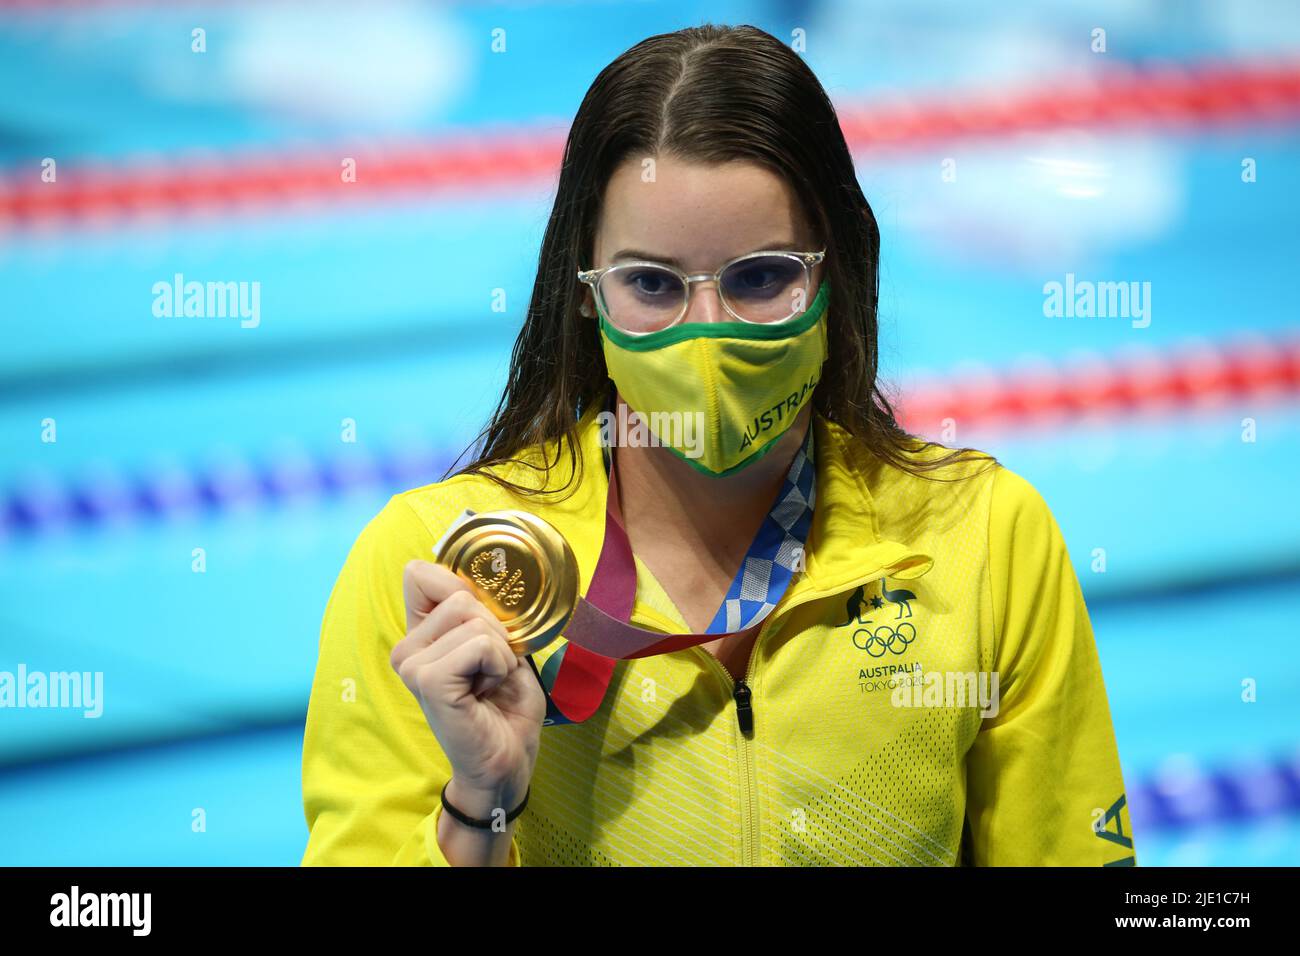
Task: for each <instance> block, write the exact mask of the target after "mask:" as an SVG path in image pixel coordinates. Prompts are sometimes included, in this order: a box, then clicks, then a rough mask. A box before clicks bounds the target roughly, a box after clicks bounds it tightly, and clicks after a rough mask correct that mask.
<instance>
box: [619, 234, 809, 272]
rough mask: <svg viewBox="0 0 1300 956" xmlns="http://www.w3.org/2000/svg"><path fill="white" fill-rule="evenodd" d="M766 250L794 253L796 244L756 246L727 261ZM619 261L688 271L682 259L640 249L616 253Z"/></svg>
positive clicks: (773, 243)
mask: <svg viewBox="0 0 1300 956" xmlns="http://www.w3.org/2000/svg"><path fill="white" fill-rule="evenodd" d="M766 250H779V251H794V250H795V243H794V242H792V241H791V240H789V239H782V240H778V241H776V242H768V243H764V244H763V245H761V246H755V247H754V248H753V249H751V250H750V251H749V252H742V253H740V255H738V256H732V257H731V258H730V259H728V260H727V261H728V262H731V261H732V259H739V258H740V257H741V256H748V255H752V254H753V253H755V252H764V251H766ZM619 259H644V260H649V261H650V262H663V263H666V264H667V265H670V266H676V267H677V268H678V269H681V270H682V271H683V272H685V271H687V270H686V267H685V266H683V265H682V262H681V260H680V259H674V258H673V257H671V256H656V255H653V254H651V253H649V252H642V251H641V250H640V249H620V250H618V252H616V253H614V255H613V256H612V257H611V259H610V261H611V262H616V261H618V260H619Z"/></svg>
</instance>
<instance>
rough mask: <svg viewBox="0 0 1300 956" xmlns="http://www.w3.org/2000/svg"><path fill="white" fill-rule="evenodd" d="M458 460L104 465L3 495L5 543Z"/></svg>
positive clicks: (429, 473)
mask: <svg viewBox="0 0 1300 956" xmlns="http://www.w3.org/2000/svg"><path fill="white" fill-rule="evenodd" d="M455 458H456V456H455V455H454V454H449V453H447V452H442V451H434V450H427V449H417V450H409V449H408V450H402V451H393V452H385V453H380V454H364V455H357V454H344V455H336V456H334V457H332V458H324V457H321V456H313V455H307V454H293V455H284V456H280V457H278V458H271V459H268V460H264V461H256V460H253V459H250V458H247V457H243V456H240V455H238V454H235V453H231V454H230V455H228V456H227V457H225V458H223V459H221V460H219V461H214V462H211V463H209V464H207V465H205V466H200V467H180V468H176V469H170V470H167V469H164V470H156V471H152V472H149V471H139V472H128V471H126V470H123V469H119V468H117V467H116V466H102V467H101V468H99V469H98V471H97V472H90V473H85V474H82V475H81V476H79V477H78V478H76V479H67V478H62V477H60V476H54V475H44V474H42V475H39V476H36V477H35V478H33V479H31V480H29V481H26V482H25V483H22V484H20V485H18V486H16V487H11V488H7V489H4V490H0V538H2V537H4V536H5V535H7V534H12V535H16V536H27V537H34V536H39V535H41V534H44V533H47V532H50V531H53V530H54V529H56V528H61V527H71V528H74V529H77V528H83V529H85V530H91V529H93V528H95V527H96V526H99V525H103V524H107V523H110V522H117V521H122V520H128V521H129V520H141V521H164V522H165V521H167V520H169V519H172V518H176V517H180V516H181V515H185V514H192V513H194V512H195V511H200V512H207V513H212V514H220V513H222V512H226V511H230V510H234V509H236V508H238V507H241V506H247V505H263V506H265V505H275V504H278V503H281V502H284V501H287V500H290V499H293V500H312V499H320V500H324V499H328V498H333V497H337V496H339V495H342V494H344V493H346V492H349V491H353V490H356V489H360V488H368V487H375V486H378V487H385V488H392V489H394V493H395V492H396V491H399V490H405V489H407V488H411V487H418V486H420V485H422V484H429V483H431V482H435V481H437V480H439V479H440V478H441V476H442V474H443V473H444V472H445V471H446V469H447V468H448V467H449V466H450V465H451V464H452V462H453V461H455Z"/></svg>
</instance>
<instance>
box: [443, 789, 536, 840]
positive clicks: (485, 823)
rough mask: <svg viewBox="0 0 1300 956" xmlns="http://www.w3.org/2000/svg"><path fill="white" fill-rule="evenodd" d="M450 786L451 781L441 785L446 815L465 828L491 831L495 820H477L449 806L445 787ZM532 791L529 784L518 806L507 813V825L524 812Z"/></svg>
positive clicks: (489, 818)
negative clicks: (448, 814)
mask: <svg viewBox="0 0 1300 956" xmlns="http://www.w3.org/2000/svg"><path fill="white" fill-rule="evenodd" d="M450 784H451V781H450V780H448V781H447V782H446V783H444V784H443V785H442V807H443V809H444V810H446V811H447V812H448V813H450V814H451V815H452V816H453V817H455V818H456V819H457V820H459V821H460V822H461V823H463V824H465V826H467V827H477V828H478V829H480V830H491V829H493V827H494V825H495V824H496V819H495V818H493V817H488V818H487V819H485V820H477V819H475V818H474V817H471V816H469V815H468V814H465V813H462V812H461V811H459V810H457V809H456V808H455V807H453V806H452V805H451V803H450V802H449V801H448V800H447V787H448V786H449V785H450ZM532 790H533V785H532V784H531V783H530V784H529V785H528V789H527V790H525V791H524V799H523V800H521V801H520V803H519V806H517V807H515V808H514V809H513V810H511V811H510V812H509V813H507V814H506V820H505V822H506V823H509V822H510V821H511V820H513V819H514V818H515V817H517V816H519V814H521V813H523V812H524V807H526V806H528V795H529V794H530V793H532Z"/></svg>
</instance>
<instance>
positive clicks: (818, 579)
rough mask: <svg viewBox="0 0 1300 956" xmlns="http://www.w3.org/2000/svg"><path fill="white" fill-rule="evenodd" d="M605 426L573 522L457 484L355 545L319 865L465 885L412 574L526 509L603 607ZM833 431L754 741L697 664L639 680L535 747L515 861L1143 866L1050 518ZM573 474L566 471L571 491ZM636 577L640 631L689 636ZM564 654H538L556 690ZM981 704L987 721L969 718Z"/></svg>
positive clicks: (377, 526) (533, 453)
mask: <svg viewBox="0 0 1300 956" xmlns="http://www.w3.org/2000/svg"><path fill="white" fill-rule="evenodd" d="M597 410H598V408H597V407H594V406H593V408H592V409H591V410H589V411H588V413H587V414H586V415H584V416H583V418H582V419H581V421H580V423H579V429H580V431H579V434H580V437H581V453H582V455H583V459H584V463H585V466H584V469H583V476H582V481H581V483H580V487H579V488H578V490H577V492H576V493H575V494H573V495H572V496H571V497H569V498H567V499H565V500H563V501H558V502H556V501H553V500H552V501H550V502H547V501H539V500H537V499H522V498H516V497H515V496H513V495H512V494H510V493H509V492H507V491H506V490H504V489H502V488H500V486H498V485H495V484H494V483H492V482H491V481H490V480H488V479H486V478H482V477H479V476H474V475H457V476H454V477H452V478H449V479H447V480H446V481H443V482H438V483H435V484H430V485H426V486H424V487H422V488H416V489H412V490H410V491H406V492H402V493H400V494H397V495H394V496H393V497H392V498H391V499H390V500H389V501H388V503H387V504H386V505H385V507H384V508H383V509H382V510H381V511H380V512H379V513H378V514H377V515H376V516H375V517H374V518H373V519H372V520H371V521H370V523H369V524H368V525H367V526H366V527H365V529H364V530H363V531H362V532H361V534H360V535H359V537H358V538H357V540H356V542H355V544H354V545H353V547H352V550H351V552H350V553H349V555H348V557H347V560H346V562H345V564H344V566H343V569H342V571H341V573H340V574H339V577H338V579H337V581H336V583H335V585H334V589H333V592H332V594H331V596H330V599H329V603H328V605H327V607H326V610H325V615H324V620H323V623H322V628H321V639H320V656H319V660H318V664H317V670H316V676H315V681H314V684H313V687H312V693H311V701H310V705H309V709H308V714H307V724H306V732H305V737H304V741H303V802H304V808H305V812H306V818H307V825H308V829H309V831H310V835H309V838H308V842H307V848H306V852H305V854H304V857H303V861H302V862H303V864H304V865H389V864H395V865H413V866H447V865H448V863H447V860H446V858H445V857H443V855H442V853H441V852H440V850H439V848H438V843H437V839H436V834H437V824H438V818H439V815H440V814H441V813H442V805H441V802H440V800H439V792H440V791H441V789H442V786H443V784H444V783H445V782H446V781H447V779H448V777H449V775H450V766H449V764H448V762H447V759H446V757H445V755H444V754H443V753H442V751H441V749H440V748H439V745H438V742H437V739H436V738H435V737H434V735H433V733H432V731H431V730H430V729H429V726H428V724H427V723H426V722H425V719H424V715H423V713H422V711H421V709H420V706H419V704H418V702H417V701H416V700H415V698H414V697H413V696H412V695H411V693H410V692H409V691H408V690H407V689H406V687H405V686H404V685H403V683H402V681H401V679H400V678H399V677H398V675H397V674H396V673H395V672H394V671H393V669H392V667H391V666H390V664H389V654H390V652H391V650H392V648H393V646H394V645H395V644H396V643H397V642H398V641H399V640H401V638H402V637H403V636H404V633H405V609H404V603H403V598H402V569H403V566H404V565H405V564H406V562H407V561H409V560H411V559H412V558H421V559H424V560H432V548H433V545H434V542H435V541H437V539H438V538H439V537H440V536H441V535H442V533H443V531H444V530H445V529H446V528H447V526H448V525H449V524H450V523H451V521H452V520H453V519H454V518H455V517H456V516H457V515H459V513H460V512H461V511H462V509H464V508H470V509H472V510H474V511H488V510H493V509H498V508H524V509H526V510H531V511H533V512H534V513H536V514H538V515H540V516H542V517H544V518H545V519H546V520H548V521H549V522H551V523H552V524H553V525H555V527H556V528H557V529H559V531H560V532H561V533H562V534H564V536H565V537H566V538H567V539H568V541H569V543H570V544H571V545H572V547H573V550H574V552H575V555H576V557H577V560H578V564H579V568H580V574H581V584H582V587H583V588H584V590H585V588H586V586H587V584H588V583H589V581H590V578H591V575H592V573H593V571H594V569H595V563H596V559H597V557H598V555H599V553H600V546H601V542H602V539H603V532H604V507H605V495H606V487H607V479H606V476H605V471H604V467H603V465H602V457H601V447H600V443H599V437H600V436H599V428H598V427H597V422H596V420H595V413H596V411H597ZM813 423H814V425H813V427H815V428H816V433H815V435H814V439H815V450H814V454H815V461H816V469H817V501H816V507H815V509H814V514H813V522H812V528H811V531H810V534H809V539H808V542H807V547H806V552H805V569H804V570H803V571H802V572H798V573H796V574H795V576H794V578H793V579H792V580H791V582H790V586H789V589H788V591H787V593H786V594H785V596H784V598H783V599H782V600H781V602H780V603H779V604H778V605H777V607H776V609H775V610H774V611H773V612H772V613H771V614H770V615H769V616H768V618H767V620H766V621H765V622H764V625H763V628H762V631H761V632H760V635H759V637H758V640H757V642H756V644H755V646H754V650H753V653H752V655H751V659H750V663H749V668H748V674H747V683H748V684H749V686H750V688H751V691H752V698H751V707H752V719H753V728H752V733H751V734H748V735H747V734H744V733H742V732H741V729H740V725H739V723H738V719H737V704H736V700H735V698H733V691H734V688H735V681H733V679H732V677H731V675H730V674H729V673H728V672H727V671H726V669H725V668H723V666H722V665H721V664H720V663H719V662H718V661H717V660H716V659H715V658H714V657H713V656H712V655H710V654H709V653H708V652H707V651H705V650H704V649H703V648H700V647H692V648H688V649H686V650H683V651H677V652H674V653H671V654H665V655H660V656H658V657H649V658H642V659H638V660H633V661H621V662H620V663H619V664H618V667H617V669H616V670H615V672H614V677H613V680H612V681H611V683H610V687H609V691H608V693H607V695H606V697H605V700H604V702H603V704H602V705H601V707H600V709H599V710H598V711H597V712H596V714H595V715H593V716H592V717H591V718H590V719H589V720H587V721H586V722H585V723H582V724H576V725H559V726H553V727H544V728H543V729H542V736H541V748H540V751H539V755H538V760H537V767H536V770H535V773H534V776H533V780H532V793H531V796H530V798H529V803H528V806H527V808H526V809H525V810H524V812H523V814H522V815H521V816H520V817H519V819H518V821H517V822H516V829H515V834H514V838H513V840H512V844H511V850H510V864H511V865H528V866H542V865H561V866H574V865H576V866H597V865H598V866H609V865H687V866H694V865H722V866H730V865H764V866H808V865H812V866H823V865H868V866H877V865H878V866H900V865H903V866H953V865H961V864H974V865H1081V866H1108V865H1134V864H1135V862H1136V857H1135V852H1134V849H1133V841H1132V833H1131V830H1130V828H1129V818H1128V810H1127V807H1126V804H1125V800H1124V783H1123V780H1122V778H1121V774H1120V764H1119V758H1118V754H1117V752H1116V745H1115V738H1114V733H1113V730H1112V726H1111V718H1110V711H1109V706H1108V703H1107V699H1106V692H1105V688H1104V685H1103V682H1102V673H1101V669H1100V665H1099V662H1098V657H1097V651H1096V646H1095V643H1094V640H1093V634H1092V628H1091V624H1090V622H1089V619H1088V613H1087V611H1086V609H1085V607H1084V602H1083V598H1082V595H1081V593H1080V589H1079V583H1078V580H1077V578H1076V576H1075V574H1074V571H1073V568H1072V567H1071V564H1070V561H1069V558H1068V555H1067V553H1066V548H1065V543H1064V541H1063V540H1062V537H1061V533H1060V531H1059V529H1058V527H1057V525H1056V522H1055V520H1054V519H1053V517H1052V515H1051V512H1050V511H1049V510H1048V507H1047V505H1046V504H1045V503H1044V501H1043V499H1042V498H1041V497H1040V496H1039V494H1038V493H1037V492H1036V491H1035V490H1034V489H1033V487H1032V486H1031V485H1029V484H1028V483H1027V482H1026V481H1025V480H1024V479H1023V478H1021V477H1019V476H1018V475H1016V474H1015V473H1014V472H1011V471H1009V470H1007V469H1006V468H1003V467H998V468H996V469H988V468H987V467H986V468H985V470H984V472H983V473H982V474H977V475H974V476H973V477H970V478H968V479H966V480H961V481H955V482H939V481H932V480H927V479H925V478H917V477H913V476H910V475H907V474H905V473H903V472H901V471H900V470H898V469H896V468H893V467H890V466H888V465H885V464H883V463H882V462H880V461H879V460H878V459H876V458H875V457H874V456H872V455H871V454H870V453H869V452H868V451H867V450H866V448H865V447H864V446H862V444H861V443H860V442H858V441H857V440H855V439H854V438H853V437H852V436H851V435H850V434H849V433H848V432H847V431H845V430H844V429H842V428H841V427H839V426H838V425H836V424H834V423H832V422H829V421H827V420H826V419H824V418H822V417H821V416H819V415H816V414H814V416H813ZM529 457H530V460H532V461H535V462H536V461H539V460H540V455H539V452H538V450H536V449H532V450H530V453H529ZM550 457H551V460H552V461H554V459H555V455H554V453H553V452H552V454H551V456H550ZM568 467H569V462H568V458H567V456H564V457H562V458H561V461H560V464H559V466H558V468H559V471H558V473H557V474H556V476H555V478H554V479H553V480H554V481H555V482H557V483H558V484H559V485H563V484H564V482H565V480H566V478H567V476H568V471H567V469H568ZM959 467H961V468H962V469H965V470H966V471H968V472H974V471H977V470H978V468H977V467H976V466H972V465H963V466H959ZM955 473H956V472H954V471H949V472H948V473H947V474H948V475H952V474H955ZM505 474H506V476H507V477H509V478H510V479H511V480H513V481H515V482H517V483H526V482H528V481H530V480H531V481H534V482H536V481H537V480H538V479H537V478H536V477H535V475H536V473H535V472H533V471H532V470H531V469H527V468H522V467H519V466H514V465H512V466H509V467H508V469H507V471H506V472H505ZM552 487H555V485H554V484H553V485H552ZM551 497H552V498H554V497H555V496H551ZM918 556H921V557H922V558H924V557H929V558H932V559H933V563H932V564H931V565H929V570H928V571H926V572H925V573H924V574H923V575H922V576H920V577H914V578H911V579H906V580H905V579H903V578H901V577H893V576H891V571H892V570H899V571H900V573H903V574H906V573H907V572H906V570H905V569H906V568H907V567H908V566H909V565H913V566H914V565H916V564H917V559H918ZM637 572H638V584H637V600H636V605H635V608H634V612H633V618H632V622H633V623H634V624H637V625H639V626H641V627H647V628H651V629H655V630H662V631H664V632H667V633H675V632H682V631H686V630H689V629H688V628H687V627H686V626H685V623H684V621H683V620H682V618H681V615H680V614H679V613H678V612H677V611H676V609H675V608H674V607H673V605H672V602H671V601H670V600H669V599H668V597H667V595H666V594H665V593H664V591H663V590H662V588H661V587H659V585H658V584H657V582H655V580H654V578H653V576H652V575H651V574H650V573H649V571H648V569H647V568H646V567H645V565H644V564H642V563H641V562H639V561H638V562H637ZM562 643H563V638H561V639H560V640H558V641H557V642H555V643H554V644H552V645H551V646H550V647H548V648H546V649H545V650H543V651H541V652H539V653H538V654H536V655H534V661H535V662H536V664H537V666H538V668H539V669H540V668H541V666H542V665H543V663H544V662H545V660H546V658H547V657H548V656H549V655H550V654H552V653H554V652H555V651H556V650H558V648H559V647H560V646H561V645H562ZM981 673H982V674H983V675H984V677H983V678H980V677H978V676H977V675H979V674H981ZM992 673H996V674H997V677H998V680H997V684H996V693H994V689H995V685H994V684H993V683H992V681H991V678H990V676H989V675H991V674H992ZM967 675H968V676H967ZM981 680H982V681H983V685H982V686H983V689H984V690H985V691H986V692H987V694H988V695H990V696H986V697H984V698H978V699H977V698H976V694H977V693H978V691H979V689H980V687H981V685H980V681H981ZM900 684H901V685H902V689H896V688H898V687H899V685H900ZM962 691H966V692H968V696H965V697H961V696H955V695H957V694H958V693H959V692H962ZM971 691H974V693H969V692H971ZM993 702H996V707H994V706H991V704H992V703H993ZM963 704H964V706H962V705H963ZM982 704H986V705H985V706H981V705H982Z"/></svg>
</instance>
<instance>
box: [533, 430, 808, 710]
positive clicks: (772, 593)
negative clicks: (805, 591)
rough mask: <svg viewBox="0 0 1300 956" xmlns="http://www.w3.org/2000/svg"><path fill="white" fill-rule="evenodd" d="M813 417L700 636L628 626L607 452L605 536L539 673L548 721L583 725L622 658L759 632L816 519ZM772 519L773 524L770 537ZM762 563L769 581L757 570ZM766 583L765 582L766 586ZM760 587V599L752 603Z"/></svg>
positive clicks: (629, 599) (622, 540) (624, 564)
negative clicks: (559, 640)
mask: <svg viewBox="0 0 1300 956" xmlns="http://www.w3.org/2000/svg"><path fill="white" fill-rule="evenodd" d="M812 436H813V426H812V422H811V421H810V422H809V423H808V431H807V435H806V437H805V439H804V444H803V447H802V448H801V449H800V451H799V452H798V453H797V454H796V459H795V461H794V462H793V463H792V465H791V468H790V473H789V475H788V476H787V478H786V483H785V485H784V486H783V488H782V493H781V494H780V495H779V496H778V498H777V503H776V505H775V506H774V507H773V509H772V511H771V512H770V513H769V515H768V519H766V520H765V521H764V529H763V530H760V532H759V534H758V536H757V537H756V538H755V540H754V542H753V544H752V545H751V546H750V551H749V554H747V555H746V557H745V561H744V562H743V563H742V564H741V567H740V571H739V572H738V573H737V575H736V578H735V579H734V580H733V582H732V585H731V588H730V590H729V591H728V596H727V599H725V600H724V601H723V605H722V607H721V608H719V610H718V613H717V615H716V616H715V617H714V620H713V622H712V623H711V624H710V627H709V630H708V631H706V632H704V633H702V634H695V633H692V634H662V633H660V632H658V631H651V630H647V629H645V628H640V627H636V626H634V625H632V624H631V623H629V622H630V621H631V618H632V610H633V605H634V603H635V600H636V562H635V559H634V558H633V556H632V546H631V543H630V542H629V540H628V536H627V530H626V529H625V528H624V527H623V516H622V507H621V505H620V501H619V487H618V475H617V471H616V468H615V466H614V456H613V455H612V454H611V452H610V450H609V449H608V448H606V449H605V468H606V471H607V472H608V476H609V493H608V495H607V496H606V502H605V540H604V543H603V545H602V547H601V551H600V558H599V559H598V560H597V562H596V570H595V573H594V574H593V575H592V579H591V583H590V585H589V586H588V588H587V594H586V596H585V597H579V599H578V603H577V606H576V607H575V609H574V613H573V617H572V618H570V620H569V623H568V624H567V625H566V626H565V629H564V635H563V636H564V637H565V639H566V642H567V643H566V644H564V645H563V646H562V647H561V648H560V649H559V650H557V651H556V652H555V653H553V654H552V655H551V656H550V657H549V658H548V659H547V660H546V662H545V664H543V665H542V669H541V670H540V671H538V670H537V666H536V664H533V660H532V656H531V655H529V656H528V662H529V664H530V665H532V667H533V670H534V672H536V673H537V677H538V680H539V681H540V682H541V685H542V689H543V691H544V692H545V693H546V720H545V721H544V723H545V724H548V725H549V724H566V723H581V722H582V721H584V720H586V719H587V718H589V717H590V716H591V715H592V714H594V713H595V712H596V710H597V709H599V707H600V705H601V702H602V701H603V700H604V698H605V693H606V691H607V689H608V688H609V684H610V681H611V679H612V677H613V674H614V668H615V666H616V665H617V663H618V661H619V660H633V659H636V658H639V657H653V656H655V655H658V654H669V653H671V652H673V651H679V650H684V649H685V648H688V647H694V646H696V645H697V644H704V643H706V642H708V641H714V640H718V639H719V638H721V637H741V636H745V637H748V636H749V635H753V634H756V633H757V632H758V630H759V629H760V628H761V627H762V625H763V621H764V620H766V619H767V616H768V615H769V614H770V613H771V612H772V610H773V609H774V608H775V607H776V604H777V602H779V601H780V599H781V597H782V596H783V595H784V594H785V591H786V589H787V587H788V586H789V583H790V579H791V577H792V569H791V565H792V563H793V559H794V557H795V552H796V549H802V547H803V544H804V541H805V540H806V539H807V535H808V530H809V528H810V527H811V524H812V509H813V499H814V495H815V469H814V464H813V460H812ZM768 521H771V522H773V528H774V529H775V530H774V531H773V532H772V533H771V534H765V533H764V532H765V531H766V530H767V526H768ZM755 567H758V568H761V569H762V570H763V572H764V573H765V576H766V581H765V582H764V581H762V580H761V575H760V574H756V573H755ZM764 585H766V586H764ZM757 591H761V595H759V596H761V598H762V601H761V603H760V602H759V601H756V600H755V596H756V593H755V592H757ZM746 604H750V605H753V604H758V605H759V606H758V607H757V608H755V609H754V610H753V611H752V616H751V617H750V620H749V622H748V624H746V625H745V626H744V627H742V628H740V629H739V630H724V628H725V626H726V624H727V622H728V621H729V620H732V619H737V618H738V616H739V615H740V614H741V613H742V612H743V609H744V607H745V605H746Z"/></svg>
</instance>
